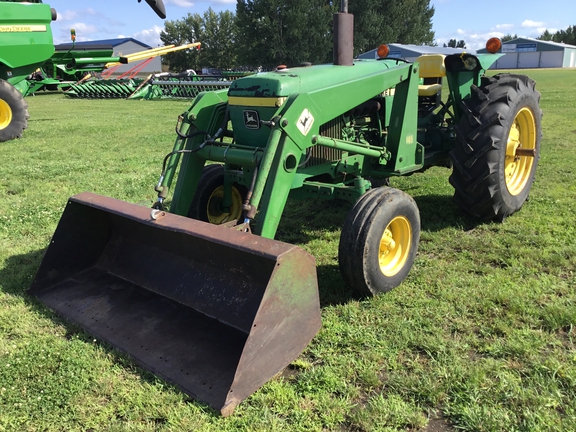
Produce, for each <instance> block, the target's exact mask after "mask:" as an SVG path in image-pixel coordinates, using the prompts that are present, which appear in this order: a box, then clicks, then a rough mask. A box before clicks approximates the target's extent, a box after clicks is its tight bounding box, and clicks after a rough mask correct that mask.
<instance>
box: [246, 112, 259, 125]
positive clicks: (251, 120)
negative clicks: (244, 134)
mask: <svg viewBox="0 0 576 432" xmlns="http://www.w3.org/2000/svg"><path fill="white" fill-rule="evenodd" d="M244 126H246V128H247V129H260V117H259V116H258V111H255V110H244Z"/></svg>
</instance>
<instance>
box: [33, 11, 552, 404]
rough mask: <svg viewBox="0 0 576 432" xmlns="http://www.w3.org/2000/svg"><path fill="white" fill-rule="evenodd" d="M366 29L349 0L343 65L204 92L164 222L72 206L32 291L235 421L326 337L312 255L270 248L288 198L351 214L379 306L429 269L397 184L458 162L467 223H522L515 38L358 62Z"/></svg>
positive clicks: (102, 205)
mask: <svg viewBox="0 0 576 432" xmlns="http://www.w3.org/2000/svg"><path fill="white" fill-rule="evenodd" d="M156 3H159V2H156ZM352 29H353V17H352V15H350V14H348V13H347V2H345V1H343V2H342V10H341V12H340V13H337V14H335V16H334V35H335V40H334V62H333V64H326V65H315V66H307V67H293V68H292V67H290V68H278V69H277V70H276V71H274V72H266V73H258V74H255V75H251V76H247V77H243V78H240V79H237V80H235V81H233V82H232V83H231V85H230V86H229V88H228V89H222V90H217V91H212V92H202V93H200V94H199V95H198V96H197V97H196V98H195V99H194V101H193V102H192V104H191V106H190V107H189V109H187V110H186V111H185V112H184V113H182V115H180V116H179V118H178V120H177V126H176V132H177V137H176V140H175V144H174V147H173V149H172V151H171V152H170V153H168V154H167V156H166V157H165V158H164V160H163V163H162V169H161V170H160V171H161V172H160V176H159V180H158V182H157V184H156V187H155V189H156V191H157V193H158V199H157V201H156V202H155V203H154V204H153V206H152V208H151V209H147V208H145V207H142V206H137V205H134V204H129V203H126V202H123V201H118V200H115V199H113V198H108V197H104V196H100V195H96V194H93V193H87V192H86V193H82V194H80V195H76V196H73V197H72V198H70V200H69V201H68V203H67V205H66V208H65V210H64V213H63V215H62V218H61V220H60V223H59V225H58V227H57V229H56V232H55V234H54V237H53V239H52V241H51V242H50V245H49V246H48V249H47V251H46V255H45V257H44V259H43V261H42V263H41V266H40V268H39V270H38V273H37V275H36V277H35V279H34V281H33V283H32V286H31V288H30V290H29V293H30V294H32V295H35V296H37V297H38V298H39V299H40V300H41V301H42V302H43V303H45V304H46V305H47V306H49V307H51V308H53V309H54V310H55V311H57V312H58V313H60V314H61V315H63V316H64V317H65V318H67V319H69V320H71V321H72V322H74V323H76V324H78V325H80V326H82V327H83V328H85V329H86V330H87V331H89V332H90V333H92V334H94V335H95V336H96V337H98V338H100V339H101V340H103V341H106V342H108V343H110V344H111V345H112V346H114V347H116V348H118V349H120V350H122V351H124V352H126V353H128V354H129V355H131V356H132V358H134V360H135V361H136V362H137V363H139V364H140V365H142V366H143V367H145V368H146V369H148V370H150V371H152V372H154V373H156V374H158V375H159V376H162V377H164V378H165V379H167V380H168V381H170V382H173V383H175V384H176V385H178V386H179V387H180V388H182V389H183V390H184V391H185V392H187V393H188V394H190V395H191V396H192V397H194V398H196V399H198V400H200V401H203V402H205V403H207V404H209V405H210V406H211V407H213V408H214V409H216V410H218V411H220V413H221V414H222V415H229V414H231V413H232V412H233V410H234V408H235V407H236V406H237V405H238V404H239V403H240V402H241V401H242V400H243V399H245V398H246V397H248V396H249V395H250V394H251V393H253V392H254V391H256V390H257V389H258V388H259V387H260V386H262V385H263V384H264V383H265V382H266V381H268V380H269V379H270V378H272V377H273V376H274V375H275V374H276V373H278V372H279V371H281V370H282V369H283V368H284V367H286V366H287V365H288V364H289V363H290V362H291V361H292V360H294V359H295V358H296V357H297V356H298V355H299V354H300V353H301V352H302V350H303V349H304V348H305V347H306V346H307V344H308V343H309V342H310V340H311V339H312V338H313V337H314V335H315V334H316V332H317V331H318V330H319V328H320V326H321V320H320V306H319V298H318V290H317V277H316V270H315V264H314V258H313V257H312V256H311V255H310V254H308V253H307V252H305V251H303V250H302V249H300V248H299V247H297V246H294V245H290V244H286V243H283V242H281V241H278V240H274V238H275V236H276V231H277V228H278V224H279V221H280V219H281V217H282V213H283V210H284V208H285V206H286V202H287V199H288V197H291V198H294V199H305V198H312V199H314V200H316V201H319V200H321V199H330V200H334V199H338V200H343V201H348V202H349V203H351V205H352V207H351V210H350V212H349V215H348V217H347V219H346V221H345V222H344V225H343V227H342V233H341V237H340V243H339V250H338V260H339V266H340V272H341V274H342V278H343V280H344V281H345V282H346V284H348V285H349V286H350V287H352V288H354V289H356V290H358V291H360V292H362V293H364V294H366V295H375V294H380V293H385V292H387V291H389V290H391V289H393V288H395V287H397V286H398V285H400V284H401V283H402V282H403V281H404V279H405V278H406V277H407V276H408V274H409V272H410V269H411V268H412V266H413V263H414V261H415V258H416V253H417V248H418V242H419V237H420V215H419V210H418V207H417V205H416V203H415V201H414V200H413V199H412V198H411V197H410V196H409V195H407V194H406V193H404V192H402V191H400V190H398V189H394V188H391V187H388V186H386V183H387V180H388V179H390V178H391V177H397V176H405V175H410V174H414V173H417V172H421V171H424V170H425V169H427V168H429V167H432V166H442V167H451V169H452V173H451V175H450V183H451V184H452V185H453V187H454V202H455V203H456V204H457V205H458V206H459V207H461V208H462V209H463V210H464V211H466V212H468V213H470V214H471V215H473V216H475V217H477V218H480V219H483V220H496V221H502V220H504V219H505V218H506V217H508V216H510V215H512V214H513V213H515V212H517V211H518V210H520V209H521V207H522V205H523V204H524V202H525V200H526V198H527V196H528V193H529V191H530V188H531V186H532V182H533V180H534V174H535V170H536V166H537V163H538V159H539V154H540V139H541V117H542V112H541V110H540V107H539V97H540V94H539V93H538V91H536V89H535V83H534V81H532V80H531V79H530V78H528V77H526V76H523V75H512V74H500V75H496V76H493V77H488V76H486V75H485V71H486V70H487V69H488V68H489V67H490V66H491V65H492V64H493V62H494V61H496V59H497V58H498V57H499V56H500V55H499V54H496V53H497V52H498V51H499V49H500V47H501V42H500V41H499V40H498V39H491V40H489V41H488V43H487V48H488V51H489V52H490V53H492V54H482V55H472V54H457V55H448V56H444V55H426V56H422V57H420V58H419V59H418V61H416V62H413V63H410V62H407V61H404V60H402V59H391V58H387V56H386V55H387V51H388V50H387V47H385V46H382V47H380V49H379V50H378V52H379V54H380V59H378V60H376V59H374V60H354V59H353V55H352ZM445 84H447V90H448V97H447V99H443V98H442V97H441V96H442V95H441V91H442V88H443V85H445ZM377 184H384V186H379V187H377V186H376V185H377ZM173 186H174V187H173ZM168 200H170V203H169V205H168Z"/></svg>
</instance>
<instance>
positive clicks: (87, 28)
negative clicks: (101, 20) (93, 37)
mask: <svg viewBox="0 0 576 432" xmlns="http://www.w3.org/2000/svg"><path fill="white" fill-rule="evenodd" d="M70 28H73V29H74V30H76V33H77V34H78V33H79V34H81V35H82V37H87V35H90V34H93V33H98V27H96V26H95V25H92V24H86V23H83V22H75V23H74V24H72V25H71V26H70Z"/></svg>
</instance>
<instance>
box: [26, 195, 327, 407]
mask: <svg viewBox="0 0 576 432" xmlns="http://www.w3.org/2000/svg"><path fill="white" fill-rule="evenodd" d="M151 216H152V215H151V211H150V209H149V208H146V207H142V206H138V205H134V204H129V203H126V202H123V201H119V200H116V199H112V198H107V197H103V196H100V195H96V194H92V193H88V192H86V193H82V194H79V195H76V196H73V197H72V198H70V199H69V201H68V204H67V206H66V209H65V211H64V213H63V215H62V218H61V220H60V222H59V224H58V227H57V229H56V232H55V234H54V237H53V238H52V241H51V242H50V245H49V246H48V249H47V251H46V255H45V257H44V259H43V261H42V263H41V265H40V268H39V270H38V273H37V274H36V277H35V279H34V281H33V283H32V286H31V287H30V289H29V290H28V292H29V293H30V294H31V295H34V296H36V297H37V298H38V299H39V300H40V301H41V302H42V303H44V304H45V305H46V306H48V307H49V308H51V309H53V310H55V311H56V312H57V313H58V314H60V315H61V316H62V317H64V318H65V319H67V320H69V321H71V322H73V323H75V324H78V325H79V326H81V327H83V328H84V329H85V330H86V331H88V332H89V333H91V334H93V335H94V336H96V337H97V338H99V339H101V340H102V341H105V342H107V343H109V344H110V345H112V346H113V347H115V348H117V349H119V350H120V351H123V352H125V353H127V354H128V355H130V356H131V357H132V358H133V359H134V360H135V362H136V363H138V364H139V365H141V366H142V367H143V368H145V369H147V370H149V371H151V372H153V373H154V374H157V375H158V376H161V377H163V378H164V379H166V380H167V381H169V382H172V383H174V384H176V385H177V386H178V387H180V388H181V389H182V390H183V391H184V392H186V393H188V394H189V395H190V396H192V397H193V398H194V399H197V400H199V401H202V402H204V403H207V404H208V405H210V406H211V407H213V408H214V409H216V410H218V411H220V412H221V414H222V415H224V416H227V415H230V414H231V413H232V411H233V410H234V408H235V407H236V406H237V405H238V404H239V403H240V402H241V401H242V400H244V399H245V398H247V397H248V396H249V395H250V394H252V393H253V392H254V391H256V390H257V389H258V388H259V387H260V386H262V385H263V384H264V383H266V382H267V381H268V380H269V379H270V378H272V377H273V376H274V375H275V374H277V373H278V372H280V371H281V370H282V369H283V368H285V367H286V366H287V365H288V364H289V363H290V362H291V361H292V360H294V359H295V358H296V357H298V355H299V354H300V353H301V352H302V351H303V350H304V349H305V347H306V346H307V345H308V344H309V343H310V341H311V340H312V338H313V337H314V335H315V334H316V333H317V332H318V330H319V329H320V326H321V321H320V304H319V299H318V288H317V279H316V266H315V260H314V258H313V257H312V256H311V255H310V254H308V253H306V252H305V251H304V250H302V249H300V248H298V247H297V246H294V245H290V244H286V243H282V242H279V241H276V240H270V239H266V238H263V237H259V236H256V235H252V234H249V233H244V232H240V231H235V230H233V229H230V228H224V227H219V226H216V225H211V224H208V223H204V222H200V221H196V220H193V219H189V218H185V217H182V216H177V215H174V214H169V213H164V212H158V216H157V217H155V219H154V218H153V217H151Z"/></svg>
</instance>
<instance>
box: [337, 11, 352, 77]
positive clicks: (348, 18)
mask: <svg viewBox="0 0 576 432" xmlns="http://www.w3.org/2000/svg"><path fill="white" fill-rule="evenodd" d="M353 59H354V15H352V14H349V13H348V1H347V0H342V1H341V2H340V12H338V13H336V14H334V64H335V65H341V66H352V64H353Z"/></svg>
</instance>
